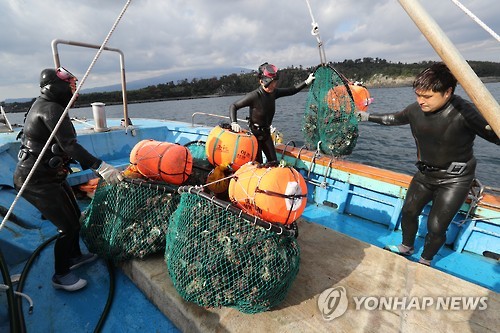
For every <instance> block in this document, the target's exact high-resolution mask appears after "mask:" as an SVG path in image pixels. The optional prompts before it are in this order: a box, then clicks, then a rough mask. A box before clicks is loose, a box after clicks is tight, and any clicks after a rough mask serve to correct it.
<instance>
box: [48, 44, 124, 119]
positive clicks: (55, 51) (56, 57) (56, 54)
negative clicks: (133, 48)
mask: <svg viewBox="0 0 500 333" xmlns="http://www.w3.org/2000/svg"><path fill="white" fill-rule="evenodd" d="M58 44H66V45H70V46H78V47H85V48H90V49H97V50H98V49H100V48H101V45H95V44H88V43H82V42H75V41H70V40H62V39H54V40H52V43H51V46H52V56H53V57H54V65H55V67H56V68H58V67H60V66H61V62H60V60H59V51H58V49H57V45H58ZM103 50H105V51H111V52H117V53H118V54H119V55H120V75H121V85H122V100H123V119H125V126H124V127H125V128H128V125H130V124H129V123H128V119H129V117H128V100H127V83H126V80H125V56H124V54H123V52H122V51H121V50H119V49H115V48H112V47H107V46H105V47H103Z"/></svg>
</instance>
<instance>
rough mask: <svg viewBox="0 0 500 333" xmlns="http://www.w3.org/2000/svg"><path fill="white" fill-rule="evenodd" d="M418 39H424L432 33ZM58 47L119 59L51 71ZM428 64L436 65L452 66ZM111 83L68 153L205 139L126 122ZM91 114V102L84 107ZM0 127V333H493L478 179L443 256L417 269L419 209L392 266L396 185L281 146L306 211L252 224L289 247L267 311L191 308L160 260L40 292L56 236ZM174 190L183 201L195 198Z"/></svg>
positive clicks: (10, 136)
mask: <svg viewBox="0 0 500 333" xmlns="http://www.w3.org/2000/svg"><path fill="white" fill-rule="evenodd" d="M400 2H401V3H402V4H403V6H404V7H405V6H406V8H407V9H408V11H409V12H412V13H413V14H414V15H416V16H418V17H419V19H422V18H423V17H426V15H425V13H422V11H421V9H420V8H419V7H418V5H417V4H416V2H413V4H411V3H412V1H400ZM428 21H431V22H432V20H431V19H429V20H428ZM423 25H425V24H423ZM421 29H423V30H425V29H426V28H425V27H423V28H421ZM432 30H433V31H438V30H436V29H435V27H433V29H432ZM438 39H439V41H438V43H443V40H444V41H446V40H445V39H443V37H442V36H439V38H438ZM59 43H65V44H69V45H75V46H83V47H91V48H95V49H100V50H108V51H117V52H119V53H120V61H123V54H122V53H121V51H119V50H118V49H112V48H107V47H103V45H101V46H99V45H90V44H85V43H78V42H73V41H61V40H55V41H54V42H53V44H52V46H53V51H54V52H53V53H54V62H55V65H56V67H58V66H59V53H58V52H57V45H58V44H59ZM431 43H432V41H431ZM445 49H447V50H451V49H453V48H451V47H450V48H445ZM441 56H442V57H443V58H444V60H445V61H446V60H447V59H448V57H454V58H456V55H450V54H443V55H441ZM456 66H461V67H460V71H461V72H462V73H463V72H467V70H466V69H465V68H467V67H465V66H466V65H464V64H457V63H453V64H451V65H449V67H450V68H451V69H452V71H454V72H455V71H457V70H456ZM122 69H123V66H122ZM122 74H123V75H122V87H123V96H124V98H123V100H124V103H123V106H124V114H123V119H106V118H105V117H104V115H103V113H102V112H95V113H94V116H95V117H94V119H93V120H89V121H81V120H79V121H75V122H74V127H75V129H76V130H77V133H78V141H79V143H80V144H81V145H82V146H84V147H85V148H86V149H87V150H89V151H90V152H91V153H92V154H94V155H95V156H98V157H99V158H102V159H103V160H105V161H106V162H107V163H109V164H112V165H113V166H115V167H117V168H119V169H121V170H127V168H129V167H130V162H131V160H130V158H131V154H130V153H131V151H132V150H133V149H134V147H136V145H137V144H138V143H140V142H142V141H143V140H155V141H158V142H169V143H174V144H179V145H181V146H187V145H189V144H190V143H193V142H207V140H208V138H209V136H210V133H211V132H212V130H213V128H212V127H210V126H206V125H204V124H201V123H199V122H197V121H195V120H194V119H195V117H194V116H193V122H192V123H186V122H178V121H169V120H157V119H155V120H153V119H146V118H134V119H131V120H130V118H129V115H128V111H127V99H126V89H125V87H126V83H125V75H124V74H125V73H124V70H123V72H122ZM472 77H474V76H472ZM458 79H459V81H460V82H461V83H462V85H463V86H464V87H465V88H466V89H467V88H468V87H467V83H465V81H468V82H471V81H474V80H473V79H470V78H467V79H464V78H463V77H462V76H458ZM464 83H465V84H464ZM471 85H472V84H471ZM478 86H481V87H483V88H484V86H483V85H482V84H480V85H478ZM474 89H476V90H477V89H481V88H477V87H475V88H474ZM471 90H472V89H471ZM477 93H478V94H479V93H482V91H480V92H477ZM471 95H473V96H475V93H474V92H472V93H471ZM484 96H488V94H485V95H483V98H482V101H481V107H479V109H480V110H481V111H482V110H483V109H484V108H485V107H484V103H485V100H487V99H488V97H484ZM495 103H496V101H494V100H493V102H491V104H495ZM478 104H479V103H478ZM101 107H102V105H96V109H97V110H102V108H101ZM493 110H496V111H493V112H497V115H496V117H497V119H496V120H494V121H492V122H490V124H491V125H492V127H494V128H495V129H496V130H497V131H498V129H499V126H498V118H500V117H498V115H499V113H498V111H499V108H498V104H496V107H494V108H493ZM489 112H491V109H490V111H489ZM217 117H222V116H217ZM0 120H2V123H4V125H5V126H2V132H1V133H0V169H1V170H2V173H1V174H0V193H1V195H0V208H1V209H2V210H1V214H2V217H5V219H4V221H3V222H2V229H1V230H0V240H1V242H0V250H1V252H0V253H1V254H2V256H1V258H0V259H1V260H0V261H1V264H2V265H1V267H2V277H3V282H4V283H3V284H0V287H1V288H0V318H1V321H0V322H1V323H0V328H1V330H2V331H8V330H9V329H10V331H11V332H22V331H27V332H63V331H68V330H70V329H71V330H72V331H74V332H88V331H103V332H115V331H120V332H136V331H141V330H142V331H162V332H177V331H185V332H216V331H217V332H221V331H224V332H226V331H227V332H250V331H251V332H255V331H257V332H259V331H270V332H278V331H286V332H310V331H314V332H331V331H342V332H359V331H363V332H381V331H385V332H435V331H461V332H477V331H484V332H490V331H491V332H493V331H497V330H498V327H500V319H499V317H498V312H499V310H500V297H499V294H498V293H499V291H500V282H499V281H500V265H499V262H498V260H499V254H500V219H499V217H500V195H499V194H498V192H496V191H498V189H495V188H491V187H488V186H487V185H486V184H481V183H480V182H479V181H476V182H475V183H474V184H473V186H472V187H471V191H470V195H469V197H468V199H467V200H466V201H465V202H464V203H463V205H462V207H461V209H460V211H459V213H458V214H457V215H456V216H455V218H454V220H453V222H452V224H451V226H450V229H449V230H448V233H447V240H446V245H445V246H444V247H443V248H442V249H441V250H440V251H439V253H438V255H437V258H436V260H435V263H433V267H428V266H425V265H421V264H418V263H417V261H418V258H419V255H420V253H421V250H422V246H423V236H424V235H425V233H426V230H425V229H426V227H425V226H426V220H427V215H426V214H427V212H428V208H429V207H426V209H424V210H423V212H422V214H421V216H420V227H419V232H418V235H419V237H418V238H417V241H416V251H415V254H414V255H412V256H411V257H410V258H403V257H401V256H398V255H395V254H393V253H390V252H389V251H386V250H384V249H383V247H384V245H386V244H398V243H399V242H400V240H401V227H400V218H401V207H402V204H403V201H404V199H405V194H406V191H407V188H408V185H409V181H410V177H409V176H408V175H405V174H401V173H397V172H392V171H388V170H385V169H381V168H375V167H370V166H367V165H363V164H360V163H354V162H350V161H348V159H338V158H334V157H332V156H329V155H326V154H324V153H322V152H321V151H320V149H319V148H318V149H316V150H315V149H314V148H313V149H307V148H306V147H295V146H294V144H292V143H287V144H283V143H281V144H277V145H276V149H277V153H278V159H279V160H280V161H281V163H282V164H283V165H287V166H289V167H291V168H293V169H294V170H296V171H298V172H299V173H300V174H301V175H302V177H303V179H304V180H305V182H306V184H307V198H306V201H307V203H306V205H305V208H304V210H303V212H302V214H301V216H300V218H299V219H298V220H296V221H295V226H296V230H294V229H288V228H282V227H276V226H275V225H271V224H268V225H265V224H263V225H261V224H259V225H256V226H254V227H255V228H262V229H269V230H270V229H272V228H275V229H276V228H277V229H278V231H276V230H274V232H276V233H277V234H281V233H283V234H286V235H278V237H294V238H295V239H296V242H297V243H298V245H299V246H300V266H299V269H298V272H297V275H296V277H295V278H294V280H293V283H292V284H291V286H290V288H289V290H287V293H286V295H285V296H286V297H285V298H284V299H283V300H282V301H281V302H280V303H279V304H277V305H276V306H274V307H272V308H271V309H268V310H267V311H261V312H256V313H245V312H244V311H239V310H238V309H235V308H234V307H228V306H220V307H217V306H215V307H204V306H200V305H199V304H195V303H194V302H190V301H188V300H186V299H185V298H184V297H183V295H181V293H180V292H179V290H178V284H176V281H175V280H176V279H175V278H174V277H173V276H172V271H171V270H170V271H169V269H168V267H167V265H166V258H165V254H164V253H163V252H162V251H160V252H158V253H155V254H151V255H148V256H145V257H142V258H132V259H127V260H122V261H118V262H113V261H111V260H109V258H107V259H106V260H105V259H100V260H98V261H97V263H95V264H92V265H89V266H84V267H81V268H79V274H81V275H82V276H83V277H85V279H87V280H88V281H89V286H88V287H86V288H84V289H82V290H81V291H79V292H77V293H66V292H61V291H58V290H54V289H53V288H52V287H51V286H50V285H49V284H48V282H47V281H49V279H50V276H51V275H52V266H53V264H52V263H53V258H52V251H51V250H50V248H51V246H52V240H54V237H55V235H56V230H55V228H54V227H53V226H52V224H51V223H48V222H47V221H44V218H43V216H41V214H40V213H39V212H38V211H37V210H36V209H35V208H34V207H33V206H31V205H30V204H29V203H27V202H26V201H25V200H23V199H22V197H19V196H18V195H17V192H16V191H15V190H14V188H13V180H12V175H13V172H14V169H15V166H16V163H17V154H18V152H19V148H20V142H19V140H17V139H16V137H17V135H18V133H19V130H20V128H12V126H11V125H10V124H9V123H8V119H7V116H6V115H3V116H2V118H0ZM95 178H96V174H94V173H93V172H92V171H90V170H82V169H81V168H80V167H79V165H76V166H75V167H74V168H73V172H72V173H71V174H70V175H69V177H68V182H69V183H70V185H71V186H73V187H74V188H75V190H77V189H82V188H85V186H87V187H88V186H91V185H89V182H92V181H93V180H94V179H95ZM183 188H184V187H183ZM179 189H180V188H179ZM184 191H188V192H192V191H194V192H196V187H190V188H189V189H187V190H186V189H185V188H184ZM208 200H209V201H213V202H214V205H215V203H219V204H220V201H224V200H219V199H217V198H214V197H210V198H208ZM13 203H15V205H13ZM79 204H80V205H81V208H82V210H83V211H85V210H86V209H88V207H89V206H90V205H92V201H91V199H90V198H89V197H88V196H81V197H79ZM227 204H228V205H229V202H227ZM221 205H222V206H223V205H224V204H223V203H222V204H221ZM219 206H220V205H219ZM124 207H126V205H125V206H124ZM228 207H229V206H227V207H226V208H224V209H225V210H227V209H229V208H228ZM214 209H215V206H214ZM239 215H241V213H239ZM255 221H257V219H255ZM259 221H260V220H259ZM264 223H265V221H264ZM256 224H257V223H256ZM259 230H260V229H259ZM290 235H291V236H290ZM167 247H168V244H167ZM203 287H204V286H203V285H201V286H200V289H203Z"/></svg>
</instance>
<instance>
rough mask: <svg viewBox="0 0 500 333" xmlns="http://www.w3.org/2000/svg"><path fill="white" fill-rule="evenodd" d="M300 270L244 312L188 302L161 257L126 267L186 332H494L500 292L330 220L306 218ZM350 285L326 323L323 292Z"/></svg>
mask: <svg viewBox="0 0 500 333" xmlns="http://www.w3.org/2000/svg"><path fill="white" fill-rule="evenodd" d="M298 239H299V244H300V246H301V263H300V265H301V266H300V270H299V273H298V276H297V278H296V280H295V282H294V283H293V285H292V288H291V289H290V291H289V293H288V295H287V297H286V299H285V300H284V302H283V303H282V304H281V305H280V306H279V307H278V308H276V309H274V310H271V311H267V312H263V313H258V314H253V315H250V314H244V313H241V312H239V311H238V310H236V309H232V308H220V309H219V308H209V309H207V308H202V307H199V306H197V305H195V304H193V303H189V302H186V301H184V300H183V299H182V298H181V297H180V296H179V294H178V293H177V291H176V290H175V288H174V286H173V284H172V282H171V280H170V279H169V275H168V271H167V269H166V264H165V262H164V259H163V256H161V255H158V256H156V257H153V258H149V259H147V260H133V261H129V262H126V263H125V264H124V265H123V267H122V268H123V269H124V271H125V273H126V274H127V275H128V276H129V277H130V278H131V279H132V280H133V281H134V282H135V283H136V285H137V286H138V287H139V288H140V289H141V290H142V291H143V292H144V293H145V294H146V295H147V297H148V298H149V299H151V300H152V302H153V303H154V304H156V306H158V308H159V309H160V310H161V311H162V312H163V313H165V315H166V316H168V317H169V319H170V320H171V321H172V322H173V323H174V324H175V325H176V326H177V327H178V328H179V329H180V330H182V331H184V332H264V331H266V332H332V331H335V332H496V331H498V327H500V317H499V316H498V313H499V311H500V297H499V294H498V293H496V292H494V291H491V290H488V289H486V288H483V287H480V286H477V285H474V284H472V283H469V282H467V281H464V280H461V279H459V278H456V277H453V276H450V275H448V274H445V273H443V272H440V271H437V270H436V269H434V268H430V267H426V266H423V265H420V264H418V263H415V262H413V261H411V260H407V259H406V258H403V257H400V256H398V255H395V254H392V253H390V252H388V251H385V250H383V249H381V248H379V247H377V246H374V245H370V244H368V243H365V242H363V241H359V240H356V239H354V238H351V237H349V236H346V235H344V234H342V233H339V232H336V231H334V230H331V229H329V228H326V227H324V226H321V225H318V224H314V223H309V222H307V221H306V220H304V219H301V221H300V225H299V238H298ZM333 287H344V288H345V290H346V292H347V299H348V308H347V311H346V312H345V313H344V314H343V315H342V316H340V317H338V318H335V319H333V320H330V321H327V320H325V319H323V316H322V313H321V312H320V310H319V309H318V304H317V303H318V298H319V295H320V294H321V293H322V292H323V291H324V290H326V289H328V288H333ZM362 296H366V297H375V298H377V297H379V296H392V297H399V298H402V297H407V299H408V300H410V299H411V298H418V300H420V301H421V300H422V298H423V297H425V298H431V299H432V300H433V303H434V304H433V305H432V306H428V307H426V308H425V309H424V310H422V309H418V308H417V309H415V308H413V309H410V310H408V309H402V308H401V307H400V308H397V307H396V308H395V309H389V310H387V309H381V310H378V309H375V310H372V309H371V308H370V307H373V305H374V303H373V302H374V299H373V298H372V299H371V300H372V302H371V303H366V305H367V306H368V307H367V308H365V307H364V306H361V309H358V310H356V302H355V301H354V299H353V297H362ZM457 296H459V297H462V296H463V297H466V296H473V297H476V299H477V298H479V297H487V300H486V304H487V308H486V309H483V310H479V309H476V310H456V309H455V310H443V309H436V303H437V302H438V300H439V298H443V299H444V298H446V297H457Z"/></svg>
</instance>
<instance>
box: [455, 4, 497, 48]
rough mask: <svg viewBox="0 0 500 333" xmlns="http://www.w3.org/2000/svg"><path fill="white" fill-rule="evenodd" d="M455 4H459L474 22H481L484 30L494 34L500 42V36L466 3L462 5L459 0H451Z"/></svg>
mask: <svg viewBox="0 0 500 333" xmlns="http://www.w3.org/2000/svg"><path fill="white" fill-rule="evenodd" d="M451 1H453V3H454V4H455V5H457V6H458V8H460V9H461V10H463V11H464V13H465V14H467V15H469V16H470V17H471V18H472V20H473V21H474V22H476V23H477V24H479V25H480V26H481V27H482V28H483V29H484V30H486V31H487V32H488V33H489V34H490V35H492V36H493V38H495V39H496V40H497V41H498V42H500V36H499V35H498V34H497V33H496V32H495V31H493V30H492V29H491V28H490V27H488V26H487V25H486V24H485V23H484V22H483V21H481V20H480V19H479V18H478V17H477V16H476V15H474V14H473V13H472V12H471V11H470V10H468V9H467V8H466V7H465V6H464V5H462V4H461V3H460V2H459V1H458V0H451Z"/></svg>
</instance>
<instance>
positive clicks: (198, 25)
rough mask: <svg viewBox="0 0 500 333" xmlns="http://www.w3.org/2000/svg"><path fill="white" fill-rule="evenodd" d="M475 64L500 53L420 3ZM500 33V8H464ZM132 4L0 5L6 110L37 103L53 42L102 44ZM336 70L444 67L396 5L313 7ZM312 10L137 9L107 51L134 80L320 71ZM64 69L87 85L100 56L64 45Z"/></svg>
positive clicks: (447, 8)
mask: <svg viewBox="0 0 500 333" xmlns="http://www.w3.org/2000/svg"><path fill="white" fill-rule="evenodd" d="M420 2H421V4H422V6H423V7H424V8H425V9H426V10H427V11H428V12H429V13H430V14H431V16H432V17H433V18H434V19H435V20H436V22H437V23H438V24H439V25H440V26H441V28H442V29H443V30H444V32H445V33H446V34H447V36H448V37H449V38H450V40H451V41H452V42H453V43H455V45H456V46H457V48H458V50H459V51H460V52H461V53H462V54H463V56H464V57H465V58H466V59H468V60H483V61H495V62H497V61H499V60H500V57H499V55H500V43H499V42H498V41H496V40H495V39H494V38H493V37H492V36H491V35H489V34H488V33H487V32H486V31H485V30H484V29H483V28H481V27H480V26H479V25H478V24H476V23H475V22H474V21H473V20H472V19H471V18H470V17H468V16H467V15H466V14H465V13H464V12H462V11H461V10H460V9H459V8H458V7H457V6H456V5H455V4H454V3H453V2H452V1H451V0H441V1H435V0H421V1H420ZM461 2H462V3H463V4H464V5H465V6H466V7H467V8H468V9H469V10H471V11H472V12H473V13H474V14H475V15H476V16H477V17H479V18H480V19H481V20H482V21H483V22H484V23H485V24H487V25H488V26H489V27H490V28H491V29H493V30H494V31H496V32H497V33H498V32H500V21H499V20H498V17H499V16H500V6H498V0H480V1H479V0H462V1H461ZM125 3H126V1H125V0H123V1H116V0H114V1H106V0H104V1H103V0H100V1H96V0H86V1H76V0H44V1H37V0H4V1H2V2H1V3H0V12H1V13H2V27H3V28H2V29H1V30H0V41H1V43H2V45H1V48H0V101H1V100H5V99H7V98H19V97H36V96H37V95H38V90H39V89H38V85H37V83H38V75H39V73H40V70H41V69H43V68H46V67H52V66H53V60H52V54H51V47H50V43H51V41H52V40H53V39H56V38H59V39H64V40H76V41H82V42H86V43H91V44H101V43H102V42H103V40H104V38H105V37H106V35H107V34H108V32H109V30H110V28H111V27H112V25H113V23H114V22H115V20H116V19H117V17H118V14H119V13H120V11H121V10H122V8H123V6H124V4H125ZM309 3H310V5H311V9H312V13H313V17H314V19H315V21H316V22H317V23H318V25H319V31H320V37H321V40H322V41H323V45H324V48H325V53H326V56H327V60H328V61H342V60H344V59H358V58H364V57H372V58H376V57H378V58H383V59H387V60H389V61H394V62H398V61H402V62H418V61H423V60H438V59H439V56H438V55H437V54H436V52H435V51H434V50H433V48H432V47H431V46H430V44H429V43H428V42H427V40H426V39H425V38H424V37H423V36H422V34H421V33H420V32H419V30H418V29H417V27H416V26H415V24H414V23H413V22H412V20H411V19H410V18H409V16H408V15H407V14H406V12H405V11H404V10H403V8H402V7H401V6H400V4H399V3H398V2H397V1H394V0H358V1H352V0H336V1H331V0H309ZM311 21H312V19H311V16H310V13H309V10H308V6H307V2H306V1H297V0H295V1H290V0H275V1H264V0H210V1H206V0H190V1H180V0H173V1H157V0H133V1H132V2H131V4H130V7H129V8H128V9H127V11H126V13H125V14H124V16H123V18H122V19H121V21H120V23H119V24H118V27H117V29H116V30H115V31H114V32H113V34H112V36H111V39H110V41H109V43H108V46H110V47H114V48H118V49H121V50H122V51H123V52H124V54H125V66H126V71H127V79H128V80H129V81H130V80H135V79H142V78H145V77H150V76H155V75H161V74H164V73H167V72H171V71H175V70H176V69H179V70H181V69H192V68H209V67H213V66H234V67H247V68H256V67H257V66H258V65H259V64H260V63H262V62H264V61H269V62H272V63H275V64H276V65H277V66H279V67H286V66H290V65H295V66H298V65H303V66H314V65H316V64H318V63H319V61H320V59H319V53H318V49H317V42H316V39H315V38H314V36H312V35H311V33H310V31H311ZM59 52H60V56H61V63H62V64H63V65H64V66H66V67H67V68H68V69H70V70H71V71H72V72H74V73H75V74H76V75H77V76H79V77H80V78H81V77H83V75H84V73H85V72H86V69H87V68H88V66H89V64H90V63H91V61H92V59H93V58H94V56H95V53H96V50H82V49H78V48H72V47H68V46H65V45H61V46H60V48H59ZM117 59H118V58H117V55H116V54H113V53H107V52H105V53H103V54H102V56H101V58H100V59H99V60H98V62H97V63H96V66H95V68H94V69H93V71H92V73H91V75H90V76H89V77H88V80H87V81H86V83H85V84H86V86H85V88H91V87H96V86H102V85H108V84H114V83H118V82H119V74H118V69H119V67H118V60H117Z"/></svg>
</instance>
